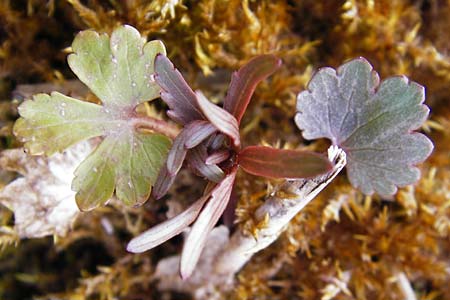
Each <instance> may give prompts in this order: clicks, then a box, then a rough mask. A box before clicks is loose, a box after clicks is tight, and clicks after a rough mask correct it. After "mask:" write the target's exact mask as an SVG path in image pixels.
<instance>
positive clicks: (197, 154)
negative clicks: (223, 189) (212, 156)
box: [188, 145, 224, 182]
mask: <svg viewBox="0 0 450 300" xmlns="http://www.w3.org/2000/svg"><path fill="white" fill-rule="evenodd" d="M188 155H189V158H188V160H189V164H190V166H191V167H192V168H193V169H195V170H196V171H197V172H198V173H200V174H201V175H202V176H204V177H206V178H207V179H208V180H210V181H212V182H220V181H221V180H222V179H223V176H224V173H223V171H222V169H221V168H219V167H218V166H216V165H207V164H206V163H205V161H206V158H207V156H208V154H207V153H206V147H205V146H204V145H199V146H197V147H195V148H193V149H192V150H191V151H189V154H188Z"/></svg>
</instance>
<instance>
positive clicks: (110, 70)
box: [14, 26, 170, 210]
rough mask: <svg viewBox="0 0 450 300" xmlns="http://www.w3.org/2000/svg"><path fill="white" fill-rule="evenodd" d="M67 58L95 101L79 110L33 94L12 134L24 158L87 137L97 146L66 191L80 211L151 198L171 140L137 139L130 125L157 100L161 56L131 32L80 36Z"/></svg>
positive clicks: (74, 103)
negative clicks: (143, 108)
mask: <svg viewBox="0 0 450 300" xmlns="http://www.w3.org/2000/svg"><path fill="white" fill-rule="evenodd" d="M72 50H73V54H70V55H69V57H68V62H69V65H70V68H71V69H72V70H73V72H74V73H75V74H76V75H77V76H78V78H79V79H80V80H81V81H82V82H83V83H84V84H86V85H87V86H88V87H89V88H90V90H91V91H92V92H94V94H95V95H96V96H97V97H98V98H99V99H100V100H101V101H102V105H97V104H93V103H87V102H83V101H80V100H77V99H74V98H71V97H67V96H64V95H62V94H59V93H52V94H51V95H46V94H39V95H36V96H34V98H33V100H27V101H25V102H24V103H23V104H22V105H21V106H20V107H19V112H20V115H21V118H20V119H19V120H18V121H17V123H16V124H15V127H14V132H15V134H16V135H17V136H18V137H20V138H21V139H22V140H23V142H24V143H25V147H26V148H27V149H28V150H29V151H30V152H31V154H46V155H51V154H53V153H55V152H61V151H63V150H65V149H66V148H67V147H69V146H71V145H73V144H75V143H78V142H80V141H82V140H86V139H89V138H92V137H97V136H102V137H103V138H104V139H103V141H102V142H101V143H100V144H99V146H98V147H97V149H96V150H95V151H94V152H93V153H92V154H91V155H90V156H89V157H88V158H87V159H86V160H85V161H83V162H82V163H81V164H80V166H79V167H78V168H77V170H76V171H75V175H76V177H75V179H74V181H73V184H72V188H73V189H74V190H75V191H76V192H77V194H76V199H77V204H78V206H79V208H80V209H81V210H90V209H93V208H95V207H96V206H98V205H101V204H103V203H105V202H106V201H107V200H108V199H110V198H111V197H112V195H113V193H114V190H115V191H116V196H117V198H118V199H120V200H122V201H123V202H125V203H127V204H134V205H136V204H141V203H142V202H144V201H145V200H146V199H147V197H148V196H149V194H150V191H151V185H152V184H153V183H154V182H155V180H156V177H157V174H158V172H159V169H160V167H161V165H162V163H163V162H164V159H165V156H166V154H167V151H168V148H169V146H170V140H169V139H168V138H166V137H164V136H162V135H158V134H150V133H146V134H144V133H141V132H139V131H138V130H137V129H136V128H135V126H134V125H133V123H132V119H133V118H134V117H136V112H135V108H136V106H137V105H138V104H140V103H142V102H145V101H150V100H153V99H155V98H157V97H158V96H159V92H160V88H159V87H158V85H157V84H156V83H155V81H154V79H153V76H154V63H153V62H154V60H155V56H156V55H157V54H158V53H162V54H164V53H165V48H164V45H163V44H162V43H161V42H160V41H151V42H148V43H145V42H144V41H143V39H142V37H141V36H140V34H139V32H138V31H137V30H136V29H134V28H133V27H130V26H122V27H119V28H117V29H116V30H115V31H114V32H113V33H112V35H111V38H110V37H109V36H108V35H106V34H103V35H99V34H98V33H96V32H94V31H90V30H87V31H83V32H81V33H79V34H78V35H77V36H76V38H75V40H74V42H73V44H72Z"/></svg>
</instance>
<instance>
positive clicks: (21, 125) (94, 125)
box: [14, 92, 108, 155]
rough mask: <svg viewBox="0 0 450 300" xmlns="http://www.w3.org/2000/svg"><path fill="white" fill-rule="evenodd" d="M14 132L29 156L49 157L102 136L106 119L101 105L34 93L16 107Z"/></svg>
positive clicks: (57, 94)
mask: <svg viewBox="0 0 450 300" xmlns="http://www.w3.org/2000/svg"><path fill="white" fill-rule="evenodd" d="M19 113H20V115H21V116H22V117H21V118H20V119H19V120H17V122H16V124H15V126H14V131H15V134H16V135H17V136H19V137H20V138H21V139H22V140H23V141H24V142H25V147H26V148H27V149H28V151H29V152H31V153H32V154H44V153H45V154H47V155H51V154H53V153H55V152H61V151H63V150H64V149H66V148H68V147H70V146H71V145H73V144H76V143H78V142H80V141H82V140H85V139H88V138H91V137H95V136H99V135H102V134H103V132H105V127H106V126H107V124H106V122H107V120H108V116H107V115H106V114H105V113H104V112H103V110H102V107H101V106H100V105H96V104H93V103H88V102H84V101H80V100H77V99H74V98H71V97H67V96H64V95H62V94H60V93H57V92H54V93H52V94H51V96H49V95H47V94H37V95H35V96H34V97H33V101H25V102H24V103H23V104H22V105H21V106H20V107H19Z"/></svg>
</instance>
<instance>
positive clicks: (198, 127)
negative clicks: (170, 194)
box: [167, 120, 217, 176]
mask: <svg viewBox="0 0 450 300" xmlns="http://www.w3.org/2000/svg"><path fill="white" fill-rule="evenodd" d="M216 131H217V129H216V128H215V127H214V126H213V125H211V123H209V122H208V121H203V120H197V121H193V122H191V123H189V124H188V125H187V126H185V127H184V129H183V130H182V131H181V132H180V133H179V134H178V136H177V137H176V138H175V140H174V142H173V145H172V148H171V149H170V152H169V154H168V156H167V171H168V172H169V174H170V175H171V176H175V175H176V174H177V173H178V172H179V171H180V168H181V166H182V165H183V161H184V159H185V157H186V153H187V150H188V149H190V148H193V147H195V146H197V145H198V144H200V143H201V142H203V141H204V140H205V139H206V138H208V136H210V135H211V134H213V133H214V132H216Z"/></svg>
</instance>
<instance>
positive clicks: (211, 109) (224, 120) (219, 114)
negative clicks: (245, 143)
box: [196, 91, 241, 148]
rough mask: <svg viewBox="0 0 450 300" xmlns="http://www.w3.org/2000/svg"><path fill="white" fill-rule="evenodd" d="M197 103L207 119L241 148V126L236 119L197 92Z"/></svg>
mask: <svg viewBox="0 0 450 300" xmlns="http://www.w3.org/2000/svg"><path fill="white" fill-rule="evenodd" d="M196 94H197V103H198V106H199V107H200V109H201V110H202V112H203V114H204V115H205V117H206V118H207V119H208V121H210V122H211V123H212V124H213V125H214V126H216V128H217V130H219V131H220V132H222V133H223V134H225V135H227V136H229V137H230V138H231V140H232V141H233V145H234V146H235V147H236V148H239V147H240V146H241V140H240V135H239V125H238V123H237V121H236V118H235V117H233V116H232V115H231V114H230V113H229V112H227V111H226V110H224V109H222V108H220V107H219V106H217V105H215V104H214V103H212V102H210V101H209V100H208V99H206V97H205V96H204V95H203V94H202V93H201V92H199V91H197V93H196Z"/></svg>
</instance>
